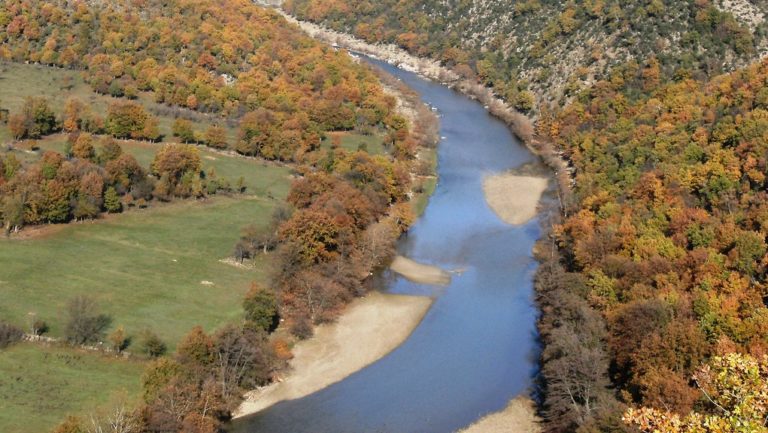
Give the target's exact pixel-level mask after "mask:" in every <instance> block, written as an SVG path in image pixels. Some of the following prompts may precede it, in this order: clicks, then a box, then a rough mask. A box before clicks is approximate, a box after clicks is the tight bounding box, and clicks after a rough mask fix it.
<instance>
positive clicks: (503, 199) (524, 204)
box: [483, 173, 548, 225]
mask: <svg viewBox="0 0 768 433" xmlns="http://www.w3.org/2000/svg"><path fill="white" fill-rule="evenodd" d="M547 183H548V182H547V179H544V178H541V177H533V176H516V175H513V174H508V173H507V174H500V175H496V176H489V177H487V178H486V179H485V181H484V182H483V192H484V193H485V199H486V201H487V202H488V205H489V206H490V207H491V209H493V211H494V212H496V215H498V216H499V218H501V219H502V220H503V221H504V222H506V223H508V224H513V225H519V224H524V223H526V222H528V221H529V220H530V219H531V218H533V217H535V216H536V206H537V205H538V203H539V199H541V195H542V194H544V191H546V189H547Z"/></svg>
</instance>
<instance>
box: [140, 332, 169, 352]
mask: <svg viewBox="0 0 768 433" xmlns="http://www.w3.org/2000/svg"><path fill="white" fill-rule="evenodd" d="M167 349H168V348H167V347H166V345H165V343H164V342H163V340H161V339H160V337H159V336H158V335H157V334H155V333H154V332H152V331H151V330H149V329H145V330H144V331H142V333H141V335H140V336H139V352H141V353H143V354H145V355H147V356H150V357H152V358H157V357H158V356H161V355H163V354H164V353H165V351H166V350H167Z"/></svg>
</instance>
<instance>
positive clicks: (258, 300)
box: [243, 283, 279, 332]
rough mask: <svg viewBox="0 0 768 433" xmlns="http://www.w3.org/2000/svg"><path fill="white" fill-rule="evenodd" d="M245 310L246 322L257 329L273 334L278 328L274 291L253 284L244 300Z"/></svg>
mask: <svg viewBox="0 0 768 433" xmlns="http://www.w3.org/2000/svg"><path fill="white" fill-rule="evenodd" d="M243 310H245V320H247V321H248V322H250V323H252V324H253V325H254V326H256V327H257V328H259V329H261V330H264V331H266V332H272V331H274V330H275V328H277V325H278V323H279V316H278V314H277V299H275V294H274V292H273V291H272V290H269V289H265V288H262V287H259V285H258V284H256V283H251V289H250V290H249V291H248V293H247V294H246V295H245V299H243Z"/></svg>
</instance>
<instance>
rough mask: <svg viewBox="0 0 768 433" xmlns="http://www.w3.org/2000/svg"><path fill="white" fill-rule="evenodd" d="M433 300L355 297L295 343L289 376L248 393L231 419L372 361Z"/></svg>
mask: <svg viewBox="0 0 768 433" xmlns="http://www.w3.org/2000/svg"><path fill="white" fill-rule="evenodd" d="M431 304H432V299H430V298H427V297H422V296H405V295H387V294H382V293H378V292H372V293H370V294H369V295H367V296H366V297H364V298H360V299H357V300H355V301H354V302H352V303H351V304H350V305H349V306H348V307H347V309H346V311H345V312H344V314H342V315H341V317H339V319H338V321H336V322H334V323H330V324H326V325H321V326H319V327H317V329H316V330H315V335H314V336H313V337H312V338H310V339H309V340H305V341H302V342H299V343H298V344H296V346H294V348H293V354H294V357H293V359H292V360H291V369H292V371H291V372H290V373H289V375H288V377H286V379H285V380H284V381H282V382H277V383H274V384H272V385H270V386H267V387H264V388H259V389H257V390H254V391H251V392H249V393H248V395H247V396H246V399H245V401H244V402H243V403H242V404H241V405H240V407H239V408H238V410H237V411H236V412H235V418H237V417H241V416H245V415H249V414H252V413H256V412H259V411H261V410H263V409H266V408H268V407H269V406H272V405H273V404H275V403H278V402H280V401H283V400H293V399H296V398H301V397H304V396H307V395H309V394H312V393H313V392H316V391H319V390H321V389H323V388H325V387H327V386H328V385H331V384H333V383H336V382H338V381H340V380H342V379H344V378H345V377H347V376H349V375H350V374H352V373H354V372H356V371H358V370H360V369H362V368H363V367H365V366H367V365H369V364H372V363H373V362H375V361H377V360H378V359H380V358H382V357H384V355H386V354H388V353H389V352H391V351H392V350H394V349H395V348H396V347H397V346H399V345H400V344H401V343H402V342H403V341H405V340H406V339H407V338H408V336H409V335H411V332H413V330H414V329H415V328H416V326H417V325H418V324H419V322H421V319H422V318H423V317H424V314H426V312H427V310H428V309H429V306H430V305H431Z"/></svg>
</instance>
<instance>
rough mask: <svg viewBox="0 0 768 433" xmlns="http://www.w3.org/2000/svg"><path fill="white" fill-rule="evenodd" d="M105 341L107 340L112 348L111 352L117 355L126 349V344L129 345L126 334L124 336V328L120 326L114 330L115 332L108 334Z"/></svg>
mask: <svg viewBox="0 0 768 433" xmlns="http://www.w3.org/2000/svg"><path fill="white" fill-rule="evenodd" d="M107 339H108V340H109V344H110V345H111V346H112V350H114V351H115V352H117V353H120V352H122V351H123V350H125V348H126V347H128V344H129V343H130V338H129V337H128V334H126V332H125V328H123V326H122V325H121V326H118V327H117V328H115V330H114V331H112V333H111V334H109V337H107Z"/></svg>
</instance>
